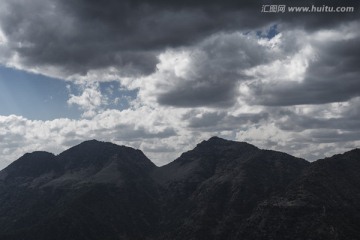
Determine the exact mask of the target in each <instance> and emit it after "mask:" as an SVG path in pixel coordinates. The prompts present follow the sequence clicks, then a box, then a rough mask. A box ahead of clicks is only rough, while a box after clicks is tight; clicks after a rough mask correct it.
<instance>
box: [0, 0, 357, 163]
mask: <svg viewBox="0 0 360 240" xmlns="http://www.w3.org/2000/svg"><path fill="white" fill-rule="evenodd" d="M279 5H280V6H285V10H284V11H272V12H271V11H269V9H274V6H275V8H276V9H277V8H278V6H279ZM312 6H315V7H318V8H319V7H320V8H321V7H322V8H325V7H334V9H336V8H337V7H343V8H345V7H353V9H354V11H353V12H291V10H289V7H312ZM270 7H271V8H270ZM279 9H280V8H279ZM264 10H265V11H264ZM359 11H360V8H359V1H357V0H356V1H355V0H301V1H300V0H290V1H289V0H287V1H285V0H278V1H275V0H273V1H272V0H263V1H261V0H257V1H253V0H252V1H250V0H245V1H235V0H222V1H215V0H207V1H203V0H199V1H188V0H183V1H163V0H153V1H149V0H123V1H116V0H109V1H106V2H104V1H94V0H77V1H68V0H31V1H25V0H3V1H1V3H0V169H1V168H4V167H5V166H7V165H8V164H10V163H11V162H12V161H14V160H16V159H17V158H19V157H20V156H22V155H23V154H24V153H26V152H32V151H36V150H42V151H49V152H53V153H55V154H58V153H60V152H61V151H63V150H65V149H67V148H69V147H72V146H74V145H76V144H78V143H81V142H82V141H85V140H89V139H97V140H100V141H110V142H113V143H116V144H120V145H127V146H131V147H134V148H137V149H141V150H142V151H143V152H144V153H145V154H146V155H147V156H148V157H149V158H150V159H151V160H152V161H153V162H154V163H155V164H157V165H164V164H166V163H168V162H170V161H172V160H174V159H175V158H176V157H178V156H179V155H180V154H181V153H182V152H184V151H188V150H190V149H192V148H194V147H195V146H196V144H197V143H199V142H201V141H202V140H205V139H208V138H210V137H211V136H219V137H223V138H225V139H229V140H236V141H246V142H249V143H251V144H254V145H256V146H258V147H260V148H264V149H272V150H278V151H284V152H287V153H289V154H292V155H294V156H297V157H301V158H305V159H307V160H309V161H313V160H316V159H319V158H324V157H326V156H331V155H333V154H335V153H341V152H345V151H347V150H350V149H353V148H356V147H359V146H360V120H359V119H360V79H359V76H360V68H359V63H360V47H359V46H360V30H359V29H360V20H359V19H360V18H359V17H360V16H359V15H360V14H359Z"/></svg>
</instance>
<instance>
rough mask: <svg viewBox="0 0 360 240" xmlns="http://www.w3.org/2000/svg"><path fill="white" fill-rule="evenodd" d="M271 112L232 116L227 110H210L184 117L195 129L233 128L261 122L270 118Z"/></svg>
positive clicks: (219, 129) (220, 129)
mask: <svg viewBox="0 0 360 240" xmlns="http://www.w3.org/2000/svg"><path fill="white" fill-rule="evenodd" d="M268 117H269V114H268V113H266V112H261V113H247V114H240V115H239V116H232V115H229V114H227V113H226V112H209V113H204V114H202V115H201V116H200V117H190V118H189V119H188V117H187V116H185V117H184V120H186V121H188V126H189V127H190V128H193V129H195V128H196V129H202V130H211V131H214V130H218V131H223V130H233V129H239V128H240V129H242V128H246V127H247V126H248V125H252V126H253V125H254V124H259V123H260V122H261V121H266V120H268Z"/></svg>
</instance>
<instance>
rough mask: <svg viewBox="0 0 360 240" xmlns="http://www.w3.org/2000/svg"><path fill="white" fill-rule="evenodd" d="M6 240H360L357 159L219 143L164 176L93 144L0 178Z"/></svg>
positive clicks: (31, 157)
mask: <svg viewBox="0 0 360 240" xmlns="http://www.w3.org/2000/svg"><path fill="white" fill-rule="evenodd" d="M0 239H1V240H15V239H16V240H22V239H24V240H25V239H26V240H33V239H34V240H60V239H61V240H65V239H69V240H115V239H116V240H117V239H124V240H133V239H134V240H135V239H136V240H137V239H139V240H140V239H147V240H170V239H174V240H235V239H244V240H250V239H251V240H260V239H261V240H262V239H264V240H265V239H269V240H271V239H273V240H275V239H276V240H282V239H284V240H285V239H299V240H300V239H304V240H305V239H312V240H317V239H327V240H339V239H344V240H345V239H346V240H351V239H360V149H354V150H351V151H349V152H346V153H343V154H338V155H334V156H332V157H329V158H325V159H320V160H317V161H315V162H312V163H310V162H308V161H306V160H304V159H301V158H296V157H294V156H291V155H289V154H286V153H282V152H277V151H271V150H262V149H259V148H257V147H255V146H253V145H251V144H248V143H245V142H235V141H229V140H224V139H221V138H218V137H212V138H210V139H209V140H207V141H203V142H201V143H199V144H198V145H197V146H196V147H195V148H194V149H193V150H191V151H188V152H185V153H183V154H182V155H181V156H180V157H179V158H177V159H176V160H174V161H173V162H171V163H169V164H167V165H165V166H162V167H157V166H156V165H154V164H153V163H152V162H151V161H150V160H149V159H148V158H147V157H146V156H145V155H144V154H143V153H142V152H141V151H140V150H136V149H133V148H130V147H126V146H118V145H115V144H112V143H107V142H99V141H96V140H91V141H86V142H83V143H81V144H79V145H77V146H74V147H72V148H70V149H68V150H66V151H64V152H62V153H60V154H59V155H54V154H51V153H47V152H33V153H27V154H25V155H24V156H22V157H21V158H19V159H18V160H16V161H14V162H13V163H12V164H10V165H9V166H8V167H7V168H5V169H3V170H2V171H0Z"/></svg>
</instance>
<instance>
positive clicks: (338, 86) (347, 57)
mask: <svg viewBox="0 0 360 240" xmlns="http://www.w3.org/2000/svg"><path fill="white" fill-rule="evenodd" d="M357 26H358V25H355V27H354V28H353V31H355V32H356V31H357ZM359 45H360V36H359V35H358V36H357V37H354V38H351V39H340V40H339V39H331V38H330V39H329V38H325V39H324V41H320V42H315V43H313V45H312V46H313V47H314V49H315V53H314V55H315V56H316V59H315V60H314V61H311V62H310V63H309V66H308V68H307V69H306V72H305V75H304V79H303V80H302V81H300V82H297V81H287V82H278V83H271V84H267V83H260V84H252V85H250V87H251V89H252V91H253V98H252V100H251V101H250V102H252V103H256V104H260V105H266V106H291V105H300V104H324V103H332V102H344V101H348V100H350V99H352V98H354V97H357V96H360V69H359V67H358V65H359V62H360V48H359V47H358V46H359ZM275 78H276V76H275ZM274 80H276V79H274Z"/></svg>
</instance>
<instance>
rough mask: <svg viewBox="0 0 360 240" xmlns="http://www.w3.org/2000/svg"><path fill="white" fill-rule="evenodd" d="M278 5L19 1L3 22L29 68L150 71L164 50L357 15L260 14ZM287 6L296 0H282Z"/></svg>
mask: <svg viewBox="0 0 360 240" xmlns="http://www.w3.org/2000/svg"><path fill="white" fill-rule="evenodd" d="M272 2H273V1H262V2H256V1H230V0H229V1H215V0H213V1H187V0H185V1H163V0H158V1H146V0H136V1H133V0H132V1H130V0H128V1H126V0H125V1H115V0H110V1H106V3H104V2H102V1H95V0H79V1H69V0H65V1H59V0H53V1H43V0H34V1H20V0H12V1H7V2H6V3H5V4H6V8H5V9H6V11H4V12H3V13H2V15H1V17H0V19H1V27H2V29H3V31H4V33H5V35H6V36H7V38H8V40H9V42H10V48H11V49H12V50H13V51H15V52H16V53H17V54H18V56H19V59H20V61H21V62H22V63H23V64H24V65H26V66H29V67H39V66H40V67H41V66H48V67H54V66H55V67H57V68H59V69H60V70H61V71H63V72H64V73H65V74H68V75H71V74H86V72H87V71H89V70H90V69H99V68H100V69H101V68H106V67H116V68H119V69H122V70H123V72H124V74H135V73H141V74H149V73H150V72H153V71H154V70H155V65H156V63H157V59H156V56H157V54H158V52H159V51H161V50H163V49H164V48H166V47H176V46H185V45H189V44H193V43H195V42H197V41H199V40H201V39H203V38H204V37H206V36H209V35H210V34H213V33H215V32H218V31H232V30H238V29H243V30H251V29H256V28H259V27H262V26H265V25H268V24H269V23H270V22H273V21H276V20H277V21H287V22H289V23H291V24H292V23H294V24H298V25H305V26H311V27H312V28H316V27H319V26H322V25H324V24H325V25H329V24H335V23H336V24H338V23H339V21H343V20H346V19H347V18H353V16H352V15H349V14H347V15H346V14H343V15H339V16H337V15H336V17H334V16H335V15H332V16H331V17H330V16H329V15H321V14H319V15H316V16H306V18H302V17H300V19H299V16H302V15H300V14H263V13H261V12H260V10H261V5H262V4H268V3H272ZM310 2H313V1H310ZM310 2H309V3H310ZM314 2H315V3H319V4H320V3H322V2H320V1H314ZM337 2H338V3H340V4H344V3H343V2H342V1H337ZM280 3H289V2H288V1H279V2H276V3H275V2H274V4H280ZM295 3H296V2H294V1H293V2H292V4H295ZM326 3H327V4H329V3H328V2H327V1H326ZM301 4H305V3H304V2H302V3H301ZM353 4H355V3H351V4H350V5H353ZM347 5H349V3H347ZM303 15H304V14H303ZM306 19H310V20H306ZM307 22H309V23H310V24H307Z"/></svg>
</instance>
